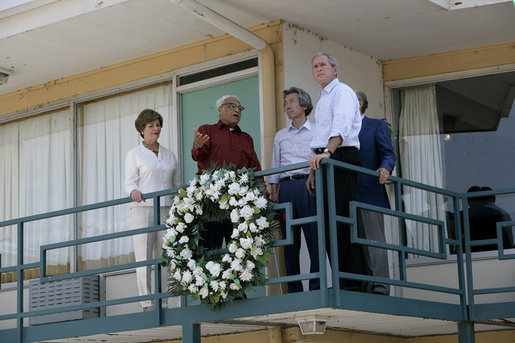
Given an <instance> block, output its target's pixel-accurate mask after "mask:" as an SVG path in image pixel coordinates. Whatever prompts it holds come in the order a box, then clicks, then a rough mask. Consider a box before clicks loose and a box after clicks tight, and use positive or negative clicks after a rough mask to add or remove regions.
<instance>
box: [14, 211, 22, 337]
mask: <svg viewBox="0 0 515 343" xmlns="http://www.w3.org/2000/svg"><path fill="white" fill-rule="evenodd" d="M17 234H18V242H17V243H18V251H17V252H16V253H17V256H16V259H17V263H18V270H17V272H16V276H17V280H16V292H17V299H16V313H17V314H18V317H17V318H16V331H17V332H16V333H17V337H18V342H23V317H22V316H21V314H22V313H23V271H24V270H23V222H22V221H20V222H18V232H17Z"/></svg>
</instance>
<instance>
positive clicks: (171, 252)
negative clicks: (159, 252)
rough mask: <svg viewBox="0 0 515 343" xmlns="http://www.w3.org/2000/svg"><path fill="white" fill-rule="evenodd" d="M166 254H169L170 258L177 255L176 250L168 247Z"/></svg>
mask: <svg viewBox="0 0 515 343" xmlns="http://www.w3.org/2000/svg"><path fill="white" fill-rule="evenodd" d="M166 256H168V257H170V258H174V257H175V251H174V250H173V249H166Z"/></svg>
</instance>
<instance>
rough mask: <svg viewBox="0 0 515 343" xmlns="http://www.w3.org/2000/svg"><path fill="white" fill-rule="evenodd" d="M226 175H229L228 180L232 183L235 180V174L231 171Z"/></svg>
mask: <svg viewBox="0 0 515 343" xmlns="http://www.w3.org/2000/svg"><path fill="white" fill-rule="evenodd" d="M228 174H229V179H231V180H233V181H234V180H236V173H235V172H234V171H233V170H231V171H230V172H229V173H228Z"/></svg>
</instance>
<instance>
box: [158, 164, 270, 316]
mask: <svg viewBox="0 0 515 343" xmlns="http://www.w3.org/2000/svg"><path fill="white" fill-rule="evenodd" d="M273 216H274V214H273V211H272V210H271V204H270V203H269V202H268V200H267V199H266V197H265V196H264V195H263V194H262V192H261V191H260V190H259V189H258V188H257V187H256V183H255V181H254V174H253V173H252V171H250V170H247V169H245V168H243V169H239V170H236V168H234V167H232V166H230V167H225V168H222V169H214V168H212V169H210V170H207V171H204V172H203V173H202V174H201V175H199V176H196V177H195V178H194V179H193V180H192V181H191V182H190V184H189V187H188V188H186V189H183V188H181V189H179V191H178V195H177V196H175V197H174V199H173V205H172V207H171V209H170V216H169V218H168V220H167V221H166V226H167V227H168V229H167V232H166V234H165V236H164V242H163V249H164V251H163V258H164V260H165V264H166V265H168V266H169V268H170V291H171V292H172V293H173V294H176V295H180V294H191V295H193V296H195V297H196V298H198V299H200V301H201V302H202V303H210V304H213V305H215V308H220V306H221V305H222V303H225V302H229V301H231V300H233V299H236V298H241V297H242V296H243V295H244V293H245V290H247V289H249V288H251V287H253V286H257V285H264V283H265V276H264V275H263V270H264V267H265V266H266V265H267V259H268V255H269V249H270V247H271V246H272V244H273V237H274V236H273V228H272V226H273V225H271V223H272V220H273ZM228 219H230V220H231V222H232V223H233V225H234V229H233V232H232V235H231V240H230V241H229V242H226V243H227V244H226V245H227V249H226V250H222V251H219V252H218V253H217V252H215V253H214V254H211V255H209V256H208V255H207V254H206V250H205V248H203V247H201V246H200V245H199V240H200V233H201V230H203V223H204V222H206V221H220V220H228Z"/></svg>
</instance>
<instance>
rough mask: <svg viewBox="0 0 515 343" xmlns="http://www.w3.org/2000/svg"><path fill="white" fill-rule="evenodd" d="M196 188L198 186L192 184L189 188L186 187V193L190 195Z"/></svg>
mask: <svg viewBox="0 0 515 343" xmlns="http://www.w3.org/2000/svg"><path fill="white" fill-rule="evenodd" d="M195 189H196V187H195V186H192V185H190V186H189V187H188V188H186V193H187V194H188V196H189V197H190V196H192V195H193V193H194V192H195Z"/></svg>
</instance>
